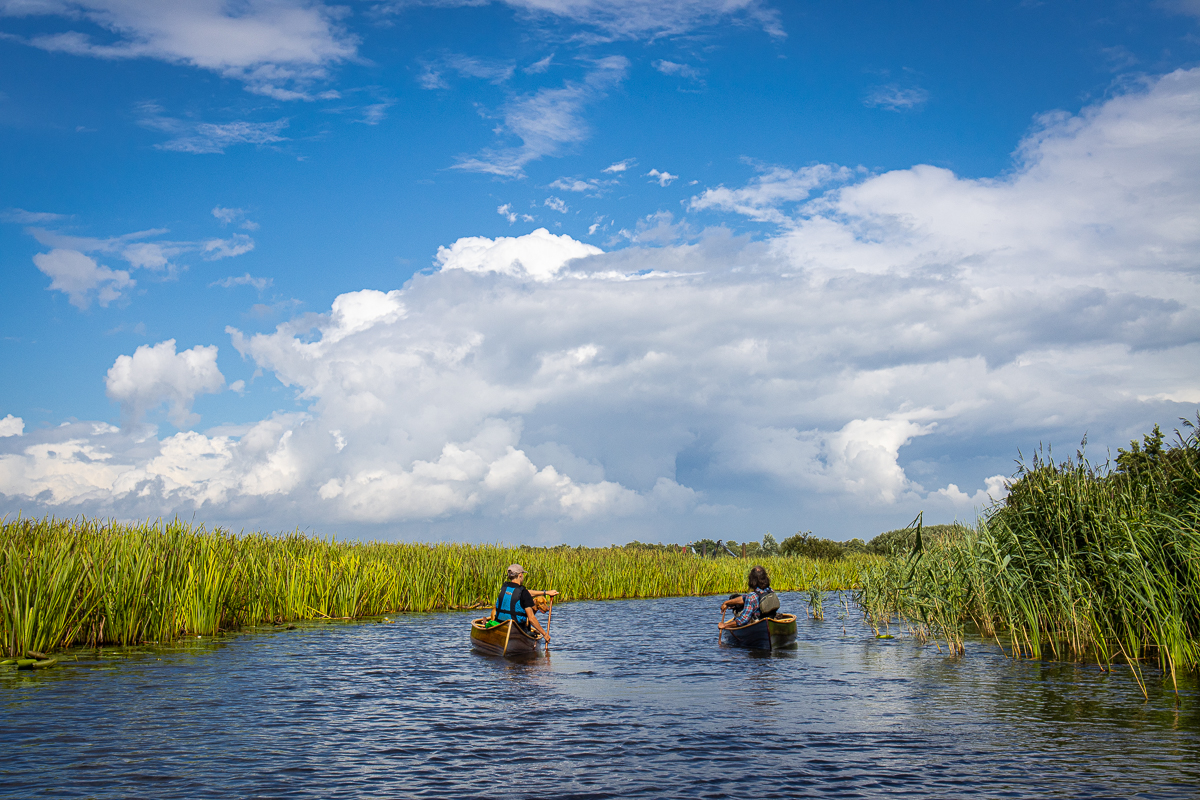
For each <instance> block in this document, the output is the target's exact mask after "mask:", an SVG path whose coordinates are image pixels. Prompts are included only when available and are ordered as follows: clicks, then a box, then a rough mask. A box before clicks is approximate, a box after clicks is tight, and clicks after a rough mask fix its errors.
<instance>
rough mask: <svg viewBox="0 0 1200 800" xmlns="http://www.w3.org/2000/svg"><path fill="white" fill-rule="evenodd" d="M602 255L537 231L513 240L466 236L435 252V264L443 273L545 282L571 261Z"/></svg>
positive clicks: (563, 236)
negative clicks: (476, 274)
mask: <svg viewBox="0 0 1200 800" xmlns="http://www.w3.org/2000/svg"><path fill="white" fill-rule="evenodd" d="M602 252H603V251H602V250H601V249H600V248H599V247H594V246H592V245H590V244H584V243H583V242H577V241H575V240H574V239H572V238H571V237H570V236H567V235H566V234H562V235H559V236H556V235H554V234H553V233H550V231H548V230H546V229H545V228H538V229H537V230H535V231H534V232H533V233H529V234H526V235H525V236H519V237H515V238H513V237H506V236H500V237H497V238H495V239H488V238H487V237H484V236H469V237H465V238H462V239H459V240H458V241H457V242H455V243H454V244H452V245H451V246H450V247H439V248H438V252H437V263H438V265H439V266H440V268H441V270H442V271H443V272H446V271H450V270H462V271H464V272H473V273H478V274H487V273H497V274H500V275H510V276H513V277H522V278H531V279H533V280H535V281H548V280H551V279H553V278H554V276H555V275H557V274H558V273H559V272H560V271H561V270H562V268H563V267H565V266H566V265H567V263H568V262H569V261H571V260H572V259H576V258H585V257H587V256H590V255H597V254H599V253H602Z"/></svg>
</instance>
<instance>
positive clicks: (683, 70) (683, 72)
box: [651, 58, 701, 80]
mask: <svg viewBox="0 0 1200 800" xmlns="http://www.w3.org/2000/svg"><path fill="white" fill-rule="evenodd" d="M651 66H653V67H654V68H655V69H656V70H658V71H659V72H661V73H662V74H663V75H677V76H679V77H680V78H688V79H690V80H699V78H700V75H701V73H700V70H698V69H696V68H695V67H693V66H690V65H688V64H678V63H676V62H674V61H665V60H663V59H661V58H660V59H659V60H658V61H655V62H654V63H653V64H651Z"/></svg>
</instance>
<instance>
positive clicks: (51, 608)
mask: <svg viewBox="0 0 1200 800" xmlns="http://www.w3.org/2000/svg"><path fill="white" fill-rule="evenodd" d="M878 560H880V559H878V558H877V557H872V556H855V557H852V558H848V559H844V560H840V561H814V560H812V559H808V558H796V557H779V556H775V557H767V558H761V559H757V560H755V561H754V562H751V561H750V560H742V559H735V558H720V559H712V558H709V559H705V558H701V557H699V556H696V555H695V554H691V553H682V552H676V551H672V550H669V549H667V550H639V549H628V548H610V549H592V548H550V549H543V548H522V547H504V546H493V545H482V546H474V545H464V544H432V545H427V544H405V543H399V544H395V543H382V542H368V543H359V542H335V541H332V540H325V539H321V538H317V537H309V536H303V535H300V534H291V535H286V536H268V535H264V534H257V533H256V534H249V535H233V534H230V533H228V532H226V531H220V530H218V531H208V530H205V529H204V528H203V527H202V526H201V527H192V526H190V525H187V524H185V523H182V522H179V521H173V522H154V523H146V524H140V525H129V524H121V523H115V522H106V521H102V520H91V519H84V518H80V519H75V520H62V519H53V518H46V519H24V518H17V519H15V520H11V521H5V522H3V523H0V581H2V590H3V591H2V592H0V633H2V635H3V642H4V649H5V650H6V651H7V652H8V653H9V654H10V655H14V654H23V653H24V652H26V651H28V650H40V651H49V650H51V649H55V648H60V647H64V646H68V645H72V644H89V645H101V644H121V645H128V644H136V643H140V642H144V641H168V640H171V639H173V638H177V637H179V636H187V635H193V636H195V635H200V636H212V635H215V634H217V633H218V632H220V631H228V630H235V629H238V628H242V627H246V626H248V625H255V624H262V623H283V622H288V621H293V620H305V619H355V618H359V617H367V616H374V615H379V614H387V613H394V612H402V611H432V610H437V609H449V608H464V607H469V606H480V605H490V604H491V603H492V601H493V600H494V597H495V594H496V593H497V592H498V590H499V586H500V583H501V581H502V579H503V575H504V569H505V568H506V567H507V566H508V565H509V564H511V563H513V562H519V563H521V564H523V565H524V566H525V569H526V570H527V571H528V572H529V578H528V580H527V585H529V586H532V587H535V588H544V589H558V590H559V591H560V592H561V593H562V595H561V599H563V600H609V599H620V598H636V597H677V596H689V595H708V594H717V593H722V592H734V591H745V589H746V576H747V573H748V572H749V569H750V567H751V566H752V564H753V563H761V564H762V565H763V566H765V567H766V568H767V570H768V571H769V572H770V574H771V578H772V584H773V585H774V588H775V589H776V590H778V591H807V590H809V589H814V588H815V589H819V590H822V591H827V590H836V589H848V588H851V587H853V586H855V585H857V582H858V576H859V574H860V571H861V570H862V568H863V567H864V566H867V565H869V564H872V563H874V562H876V561H878Z"/></svg>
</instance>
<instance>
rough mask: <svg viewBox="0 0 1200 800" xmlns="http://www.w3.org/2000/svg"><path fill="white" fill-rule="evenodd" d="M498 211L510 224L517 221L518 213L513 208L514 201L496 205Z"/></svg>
mask: <svg viewBox="0 0 1200 800" xmlns="http://www.w3.org/2000/svg"><path fill="white" fill-rule="evenodd" d="M496 213H497V214H499V215H500V216H502V217H504V218H505V219H506V220H508V224H509V225H512V224H513V223H514V222H516V221H517V214H516V212H515V211H513V210H512V203H505V204H504V205H502V206H496Z"/></svg>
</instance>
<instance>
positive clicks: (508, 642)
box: [471, 617, 542, 656]
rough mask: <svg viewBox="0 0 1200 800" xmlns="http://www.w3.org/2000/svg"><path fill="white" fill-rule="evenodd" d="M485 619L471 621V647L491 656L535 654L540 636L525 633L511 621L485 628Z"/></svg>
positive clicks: (540, 639)
mask: <svg viewBox="0 0 1200 800" xmlns="http://www.w3.org/2000/svg"><path fill="white" fill-rule="evenodd" d="M487 621H488V618H487V617H480V618H479V619H473V620H471V645H472V646H473V647H474V648H475V649H476V650H479V651H480V652H483V653H487V654H489V655H493V656H521V655H526V654H528V653H533V652H536V651H537V649H538V645H540V644H541V643H542V635H541V634H540V633H537V632H536V631H535V632H532V633H526V632H525V631H523V630H521V626H520V625H518V624H516V623H515V622H513V621H512V620H511V619H510V620H506V621H504V622H501V623H500V624H499V625H493V626H492V627H490V628H489V627H487V626H486V623H487Z"/></svg>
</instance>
